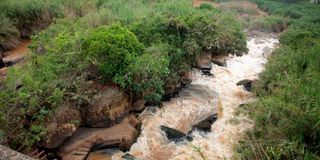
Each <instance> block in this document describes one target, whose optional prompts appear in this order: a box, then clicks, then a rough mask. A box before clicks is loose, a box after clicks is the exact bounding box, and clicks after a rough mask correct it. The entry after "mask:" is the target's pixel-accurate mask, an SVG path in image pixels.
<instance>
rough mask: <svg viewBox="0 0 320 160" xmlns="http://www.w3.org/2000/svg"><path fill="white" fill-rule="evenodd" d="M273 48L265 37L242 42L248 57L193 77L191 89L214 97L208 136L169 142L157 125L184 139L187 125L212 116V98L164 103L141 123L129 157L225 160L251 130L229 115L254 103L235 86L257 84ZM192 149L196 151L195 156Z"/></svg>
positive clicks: (272, 41) (230, 59) (245, 121)
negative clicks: (202, 89) (247, 82)
mask: <svg viewBox="0 0 320 160" xmlns="http://www.w3.org/2000/svg"><path fill="white" fill-rule="evenodd" d="M278 43H279V42H278V40H277V39H276V38H270V37H269V36H268V37H259V38H252V39H250V40H248V41H247V47H248V49H249V53H248V54H246V55H243V56H241V57H236V56H229V57H227V59H226V62H227V67H220V66H217V65H214V64H213V68H212V70H211V73H212V74H214V77H208V76H204V75H202V74H201V72H199V71H197V70H194V71H193V74H192V80H193V81H192V85H200V86H204V87H206V88H207V89H208V91H210V92H211V91H212V92H217V93H218V95H219V99H220V101H221V113H219V118H218V120H217V121H216V122H215V123H214V124H213V125H212V127H211V128H212V129H211V132H209V133H207V134H203V133H201V132H198V131H196V132H193V137H194V138H193V141H192V142H182V143H179V144H176V143H173V142H169V141H168V140H167V139H166V137H165V136H164V134H163V132H161V130H160V128H159V126H160V125H166V126H168V127H171V128H174V129H177V130H180V131H182V132H184V133H186V132H187V131H188V130H190V129H191V127H192V125H194V124H196V123H197V122H199V121H200V120H203V119H204V118H206V117H208V116H209V115H212V114H213V113H215V112H217V110H218V108H217V106H218V104H217V103H218V102H217V97H214V98H212V97H209V98H208V97H199V96H194V97H192V96H191V97H188V98H183V97H181V98H175V99H172V100H171V101H169V102H165V103H164V104H163V107H162V109H161V110H159V111H158V112H156V113H155V114H154V115H153V116H151V117H149V118H147V119H145V120H144V121H143V122H142V131H141V134H140V136H139V138H138V140H137V142H136V143H135V144H134V145H133V146H132V147H131V150H130V151H129V153H130V154H132V155H133V156H135V157H137V158H138V159H141V160H168V159H172V160H173V159H174V160H189V159H203V158H202V156H203V157H205V158H207V159H209V160H215V159H230V158H231V157H232V156H233V146H234V145H235V144H236V143H237V142H238V140H239V138H240V136H241V135H242V133H243V132H244V131H246V130H247V129H248V128H250V127H251V126H252V123H251V121H250V120H248V119H247V118H246V117H244V116H242V115H238V116H235V115H234V112H235V110H236V109H237V107H238V106H239V105H240V104H243V103H248V102H250V101H252V100H254V96H253V95H252V93H250V92H247V91H245V90H244V88H243V87H242V86H237V85H236V83H237V82H239V81H240V80H243V79H251V80H254V79H258V74H259V73H261V72H262V71H263V69H264V64H265V63H266V62H267V57H268V54H269V53H265V50H267V49H268V48H269V50H272V49H274V48H275V47H276V46H277V44H278ZM206 98H207V99H206ZM211 98H212V99H211ZM232 122H233V123H232ZM196 148H198V149H200V151H199V150H198V151H195V150H196Z"/></svg>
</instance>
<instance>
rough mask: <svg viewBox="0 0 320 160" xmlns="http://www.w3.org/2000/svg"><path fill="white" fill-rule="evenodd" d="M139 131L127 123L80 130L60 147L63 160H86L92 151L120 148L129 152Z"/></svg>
mask: <svg viewBox="0 0 320 160" xmlns="http://www.w3.org/2000/svg"><path fill="white" fill-rule="evenodd" d="M137 136H138V131H137V130H136V129H135V128H134V127H132V126H131V125H130V124H129V123H128V122H127V121H124V122H123V123H121V124H118V125H115V126H113V127H111V128H84V127H81V128H79V129H78V130H77V131H76V132H75V134H74V135H73V136H72V137H71V138H70V139H69V140H68V141H66V143H64V144H63V146H62V147H60V150H59V155H60V156H61V157H62V159H63V160H78V159H79V160H80V159H84V158H85V157H86V156H87V154H88V152H89V151H90V150H99V149H103V148H120V149H121V150H123V151H126V150H128V149H129V148H130V147H131V145H132V144H133V143H134V142H135V141H136V138H137Z"/></svg>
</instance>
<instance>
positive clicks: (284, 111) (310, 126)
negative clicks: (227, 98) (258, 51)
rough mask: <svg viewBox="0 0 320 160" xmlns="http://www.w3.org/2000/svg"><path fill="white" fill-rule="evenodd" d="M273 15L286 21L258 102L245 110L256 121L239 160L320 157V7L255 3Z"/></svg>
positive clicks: (260, 85) (257, 89) (261, 83)
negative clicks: (286, 25) (285, 26)
mask: <svg viewBox="0 0 320 160" xmlns="http://www.w3.org/2000/svg"><path fill="white" fill-rule="evenodd" d="M253 2H255V3H257V4H258V6H259V8H261V9H262V10H264V11H265V12H268V13H269V14H271V15H272V16H276V17H279V16H280V17H285V18H283V19H286V21H287V23H288V24H289V28H288V29H287V30H286V31H285V32H284V33H282V34H281V35H280V43H281V45H280V47H279V48H278V49H277V50H275V51H274V53H273V54H272V56H271V58H270V61H269V62H268V64H267V66H266V70H265V71H264V72H263V73H262V74H261V75H260V77H261V80H260V81H259V82H258V84H256V85H255V93H256V94H257V95H258V101H257V102H255V103H253V104H249V105H246V106H245V107H244V108H241V109H240V112H241V111H242V112H245V113H248V114H249V115H250V117H251V118H253V120H254V123H255V125H254V128H253V129H252V130H251V131H248V133H247V134H246V136H245V138H244V140H243V141H242V143H241V144H240V145H239V146H238V147H237V153H238V154H237V156H236V158H237V159H240V158H241V159H320V90H319V88H320V81H319V79H320V54H319V51H320V19H319V18H320V17H319V14H320V6H319V5H315V4H310V3H309V2H307V1H294V3H293V2H292V3H288V2H283V1H280V0H278V1H267V0H253Z"/></svg>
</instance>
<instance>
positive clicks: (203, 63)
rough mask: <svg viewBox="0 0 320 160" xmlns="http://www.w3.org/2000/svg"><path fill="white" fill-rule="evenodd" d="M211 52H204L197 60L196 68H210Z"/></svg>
mask: <svg viewBox="0 0 320 160" xmlns="http://www.w3.org/2000/svg"><path fill="white" fill-rule="evenodd" d="M211 57H212V55H211V53H204V54H202V55H201V57H200V58H199V59H198V60H197V68H199V69H201V70H211V68H212V64H211Z"/></svg>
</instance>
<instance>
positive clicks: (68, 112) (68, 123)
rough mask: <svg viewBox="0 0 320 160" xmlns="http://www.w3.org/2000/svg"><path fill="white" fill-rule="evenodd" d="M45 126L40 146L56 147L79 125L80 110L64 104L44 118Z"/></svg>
mask: <svg viewBox="0 0 320 160" xmlns="http://www.w3.org/2000/svg"><path fill="white" fill-rule="evenodd" d="M46 122H47V125H46V126H47V127H46V130H47V132H46V135H45V136H44V138H43V140H42V142H41V146H43V147H45V148H50V149H52V148H57V147H59V146H60V145H62V144H63V142H64V141H65V140H66V139H67V138H68V137H70V136H72V135H73V133H74V132H75V131H76V129H77V128H78V127H79V126H80V123H81V115H80V111H79V110H78V109H76V108H75V107H73V106H71V105H70V104H64V105H62V106H60V107H59V108H57V109H56V110H55V112H54V113H53V114H52V115H50V116H48V117H47V118H46Z"/></svg>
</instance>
